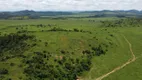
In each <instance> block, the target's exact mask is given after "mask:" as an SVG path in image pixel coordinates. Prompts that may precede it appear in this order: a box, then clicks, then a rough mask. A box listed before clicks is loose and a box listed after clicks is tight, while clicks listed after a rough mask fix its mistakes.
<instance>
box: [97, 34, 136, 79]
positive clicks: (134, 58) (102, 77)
mask: <svg viewBox="0 0 142 80" xmlns="http://www.w3.org/2000/svg"><path fill="white" fill-rule="evenodd" d="M123 37H124V39H125V41H126V42H127V43H128V44H129V48H130V52H131V55H132V58H131V59H129V60H128V61H127V62H126V63H124V64H122V65H121V66H118V67H116V68H115V69H113V70H112V71H110V72H108V73H106V74H104V75H102V76H100V77H98V78H96V80H102V79H104V78H105V77H107V76H109V75H110V74H112V73H114V72H116V71H118V70H120V69H122V68H124V67H125V66H127V65H128V64H130V63H132V62H134V61H135V60H136V57H135V54H134V53H133V50H132V45H131V43H130V42H129V41H128V39H127V38H126V37H125V36H124V35H123Z"/></svg>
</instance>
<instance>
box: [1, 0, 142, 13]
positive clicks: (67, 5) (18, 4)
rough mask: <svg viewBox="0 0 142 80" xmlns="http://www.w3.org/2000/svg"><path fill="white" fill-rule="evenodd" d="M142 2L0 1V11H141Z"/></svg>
mask: <svg viewBox="0 0 142 80" xmlns="http://www.w3.org/2000/svg"><path fill="white" fill-rule="evenodd" d="M141 5H142V0H0V11H8V10H10V11H13V10H25V9H29V10H44V11H46V10H57V11H58V10H64V11H68V10H103V9H107V10H128V9H138V10H142V7H141Z"/></svg>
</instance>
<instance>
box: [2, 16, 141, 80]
mask: <svg viewBox="0 0 142 80" xmlns="http://www.w3.org/2000/svg"><path fill="white" fill-rule="evenodd" d="M141 30H142V19H137V18H116V17H105V18H67V19H64V20H63V19H51V18H50V19H48V18H47V19H29V20H0V80H77V79H79V80H96V79H97V78H98V77H100V76H102V75H104V74H107V73H108V72H110V71H112V70H113V69H115V68H116V67H118V66H121V65H122V64H124V63H125V62H127V61H128V60H129V59H131V58H132V55H131V51H130V49H129V44H128V43H127V42H126V40H125V38H124V36H125V37H126V38H127V40H128V41H129V42H130V43H131V45H132V50H133V52H134V54H135V56H136V60H135V61H134V62H132V63H130V64H128V65H127V66H125V67H124V68H122V69H120V70H118V71H116V72H114V73H112V74H110V75H108V76H107V77H105V78H103V80H142V76H141V75H142V63H141V61H142V49H141V48H142V43H141V42H142V31H141Z"/></svg>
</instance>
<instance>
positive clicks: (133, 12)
mask: <svg viewBox="0 0 142 80" xmlns="http://www.w3.org/2000/svg"><path fill="white" fill-rule="evenodd" d="M84 13H85V14H87V13H89V14H94V15H95V16H93V17H106V16H108V17H111V16H116V17H120V16H121V17H124V16H142V11H138V10H113V11H112V10H102V11H80V12H73V11H70V12H65V11H33V10H23V11H15V12H0V19H9V18H11V17H21V16H28V17H29V18H31V19H35V18H39V17H40V16H57V15H75V14H79V15H80V14H84ZM89 14H88V16H89ZM91 17H92V16H91Z"/></svg>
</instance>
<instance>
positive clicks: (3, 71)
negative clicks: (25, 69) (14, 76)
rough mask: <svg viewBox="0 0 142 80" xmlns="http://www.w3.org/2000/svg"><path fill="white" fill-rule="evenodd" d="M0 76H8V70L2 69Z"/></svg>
mask: <svg viewBox="0 0 142 80" xmlns="http://www.w3.org/2000/svg"><path fill="white" fill-rule="evenodd" d="M0 74H1V75H2V74H8V70H7V69H5V68H3V69H0Z"/></svg>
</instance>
